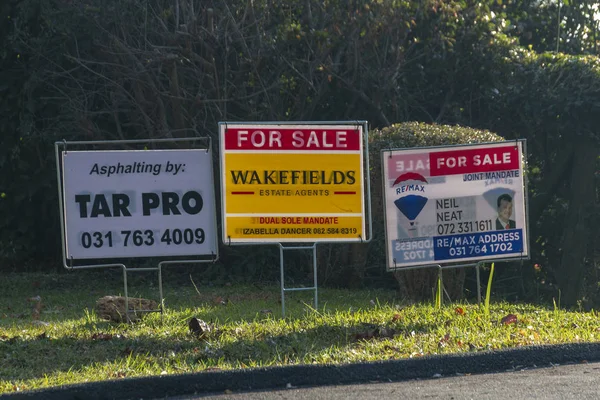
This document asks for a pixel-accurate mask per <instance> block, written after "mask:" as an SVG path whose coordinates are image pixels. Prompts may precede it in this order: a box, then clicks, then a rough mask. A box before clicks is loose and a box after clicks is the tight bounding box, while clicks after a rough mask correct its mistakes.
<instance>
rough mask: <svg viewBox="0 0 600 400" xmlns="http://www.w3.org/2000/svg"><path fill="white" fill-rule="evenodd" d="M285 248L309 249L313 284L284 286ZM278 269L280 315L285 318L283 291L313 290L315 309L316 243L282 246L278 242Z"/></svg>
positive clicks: (316, 301)
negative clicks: (307, 285)
mask: <svg viewBox="0 0 600 400" xmlns="http://www.w3.org/2000/svg"><path fill="white" fill-rule="evenodd" d="M285 250H311V251H312V261H313V286H311V287H300V288H286V287H285V262H284V251H285ZM279 271H280V280H281V315H282V317H283V318H285V292H297V291H302V290H313V291H314V303H315V310H316V309H317V308H318V306H319V305H318V304H319V303H318V289H317V244H316V243H315V244H313V245H312V246H293V247H284V246H283V245H282V244H281V243H279Z"/></svg>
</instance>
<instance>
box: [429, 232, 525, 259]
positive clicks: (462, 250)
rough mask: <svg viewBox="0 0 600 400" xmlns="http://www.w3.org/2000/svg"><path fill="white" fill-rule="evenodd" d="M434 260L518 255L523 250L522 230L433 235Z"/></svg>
mask: <svg viewBox="0 0 600 400" xmlns="http://www.w3.org/2000/svg"><path fill="white" fill-rule="evenodd" d="M433 252H434V256H435V261H442V260H453V259H459V258H471V257H472V258H481V257H486V256H487V257H489V256H495V255H503V254H511V255H518V254H520V253H522V252H523V230H522V229H509V230H503V231H494V232H481V233H471V234H463V235H450V236H435V237H434V238H433Z"/></svg>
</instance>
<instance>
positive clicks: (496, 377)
mask: <svg viewBox="0 0 600 400" xmlns="http://www.w3.org/2000/svg"><path fill="white" fill-rule="evenodd" d="M599 383H600V363H589V364H588V363H582V364H570V365H554V366H551V367H546V368H535V369H520V370H516V371H509V372H501V373H495V374H479V375H463V376H454V377H447V378H446V377H440V378H432V379H426V380H412V381H402V382H390V383H364V384H358V385H335V386H318V387H306V388H294V387H290V388H288V389H284V390H271V391H260V392H239V393H225V394H223V393H219V394H214V395H210V394H207V395H204V396H180V397H174V398H173V397H172V398H170V400H195V399H207V400H208V399H210V400H241V399H244V400H262V399H278V400H286V399H294V400H313V399H316V400H319V399H323V400H346V399H361V400H381V399H394V398H395V399H403V398H406V399H414V400H425V399H452V400H467V399H478V400H488V399H489V400H492V399H493V400H496V399H497V400H500V399H502V400H504V399H511V400H519V399H528V400H529V399H532V400H533V399H561V400H563V399H564V400H569V399H573V400H580V399H597V398H599V397H600V392H599V391H598V384H599Z"/></svg>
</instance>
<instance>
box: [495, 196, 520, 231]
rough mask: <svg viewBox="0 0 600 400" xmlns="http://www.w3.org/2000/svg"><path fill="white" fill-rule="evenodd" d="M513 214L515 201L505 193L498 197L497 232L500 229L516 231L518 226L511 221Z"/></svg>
mask: <svg viewBox="0 0 600 400" xmlns="http://www.w3.org/2000/svg"><path fill="white" fill-rule="evenodd" d="M512 212H513V199H512V197H511V196H510V195H509V194H507V193H504V194H503V195H501V196H500V197H498V217H497V218H496V230H500V229H515V228H516V227H517V224H516V222H515V221H514V220H512V219H510V217H511V216H512Z"/></svg>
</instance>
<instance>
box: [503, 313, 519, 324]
mask: <svg viewBox="0 0 600 400" xmlns="http://www.w3.org/2000/svg"><path fill="white" fill-rule="evenodd" d="M500 323H501V324H503V325H510V324H516V323H517V316H516V315H515V314H508V315H507V316H506V317H504V318H502V319H501V320H500Z"/></svg>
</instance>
